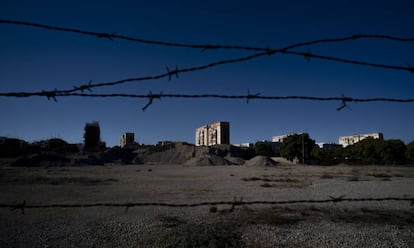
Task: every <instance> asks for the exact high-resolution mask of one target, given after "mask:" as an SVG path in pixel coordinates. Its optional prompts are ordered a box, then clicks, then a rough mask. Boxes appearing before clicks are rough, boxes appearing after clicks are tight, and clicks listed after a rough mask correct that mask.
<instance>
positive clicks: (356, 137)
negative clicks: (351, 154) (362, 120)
mask: <svg viewBox="0 0 414 248" xmlns="http://www.w3.org/2000/svg"><path fill="white" fill-rule="evenodd" d="M368 137H371V138H374V139H379V140H383V139H384V135H383V134H382V133H366V134H353V135H348V136H341V137H339V144H340V145H342V146H343V147H347V146H349V145H353V144H355V143H357V142H359V141H361V140H363V139H366V138H368Z"/></svg>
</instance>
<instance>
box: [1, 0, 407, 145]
mask: <svg viewBox="0 0 414 248" xmlns="http://www.w3.org/2000/svg"><path fill="white" fill-rule="evenodd" d="M413 9H414V2H413V1H411V0H405V1H400V0H394V1H379V0H377V1H357V0H355V1H354V0H347V1H345V0H339V1H305V0H302V1H296V0H291V1H271V0H268V1H263V0H255V1H253V0H252V1H247V0H246V1H243V0H212V1H189V0H188V1H167V0H165V1H158V0H152V1H144V0H142V1H140V0H138V1H120V0H118V1H78V0H71V1H41V0H40V1H19V0H9V1H7V0H6V1H5V0H1V1H0V18H1V19H12V20H21V21H29V22H36V23H43V24H48V25H56V26H63V27H71V28H77V29H84V30H90V31H97V32H108V33H113V32H114V33H116V34H120V35H127V36H133V37H139V38H144V39H153V40H162V41H172V42H182V43H203V44H204V43H213V44H224V45H247V46H259V47H269V48H280V47H284V46H287V45H290V44H293V43H296V42H302V41H309V40H315V39H320V38H335V37H342V36H347V35H351V34H388V35H394V36H401V37H414V28H413V23H414V14H413ZM0 36H1V39H0V92H14V91H38V90H53V89H55V88H57V89H67V88H71V87H72V86H74V85H82V84H85V83H87V82H89V80H92V82H94V83H95V82H96V83H97V82H107V81H113V80H118V79H123V78H130V77H141V76H147V75H157V74H161V73H165V72H166V67H167V66H168V67H170V68H174V67H175V66H176V65H177V66H178V67H179V68H186V67H192V66H196V65H203V64H208V63H210V62H214V61H217V60H221V59H229V58H236V57H240V56H245V55H249V54H251V53H252V52H249V51H228V50H208V51H204V52H202V51H201V50H197V49H187V48H174V47H160V46H155V45H146V44H138V43H132V42H128V41H122V40H114V41H111V40H108V39H102V38H96V37H91V36H83V35H79V34H71V33H62V32H56V31H49V30H42V29H37V28H31V27H23V26H15V25H5V24H2V25H0ZM296 51H308V48H307V47H304V48H298V49H296ZM311 52H314V53H318V54H323V55H330V56H338V57H343V58H347V59H358V60H366V61H371V62H376V63H387V64H395V65H402V66H405V65H407V64H411V65H414V43H413V42H411V43H402V42H392V41H387V40H358V41H349V42H346V43H336V44H321V45H316V46H312V47H311ZM248 90H250V92H251V93H261V95H280V96H284V95H304V96H321V97H328V96H332V97H336V96H341V95H342V94H344V95H345V96H349V97H359V98H371V97H390V98H414V74H412V73H409V72H406V71H396V70H386V69H379V68H371V67H362V66H357V65H349V64H342V63H337V62H330V61H323V60H318V59H311V61H310V62H309V63H308V62H307V61H306V60H305V59H304V58H303V57H296V56H291V55H274V56H266V57H261V58H257V59H254V60H251V61H248V62H242V63H237V64H230V65H223V66H220V67H214V68H210V69H208V70H204V71H198V72H190V73H182V74H180V75H179V78H178V79H176V78H172V80H170V81H169V80H168V79H167V78H164V79H160V80H156V81H143V82H135V83H134V82H132V83H128V84H124V85H120V86H116V87H110V88H97V89H94V92H93V93H132V94H146V93H148V92H149V91H152V92H154V93H158V92H160V91H163V92H164V93H179V94H204V93H206V94H215V93H217V94H237V95H243V94H247V91H248ZM147 101H148V100H146V99H124V98H80V97H65V98H63V97H62V98H58V102H57V103H55V102H53V101H48V100H47V98H45V97H31V98H7V97H0V114H1V121H0V136H8V137H17V138H22V139H25V140H28V141H34V140H40V139H47V138H51V137H59V138H63V139H65V140H67V141H69V142H74V143H80V142H82V135H83V127H84V125H85V123H86V122H91V121H99V122H100V125H101V136H102V139H103V140H104V141H106V142H107V144H108V145H110V146H113V145H116V144H118V142H119V137H120V135H121V134H122V133H123V132H134V133H135V137H136V139H137V141H138V142H141V143H147V144H148V143H149V144H151V143H156V142H157V141H159V140H177V141H188V142H191V143H193V142H194V132H195V128H197V127H199V126H202V125H204V124H208V123H212V122H216V121H229V122H230V126H231V142H232V143H241V142H255V141H258V140H265V139H267V140H270V139H271V137H272V136H275V135H282V134H287V133H294V132H308V133H309V134H310V136H311V137H312V138H313V139H315V140H316V141H317V142H338V136H341V135H349V134H354V133H366V132H383V133H384V137H385V138H386V139H394V138H395V139H401V140H403V141H404V142H406V143H407V142H410V141H413V140H414V128H413V127H414V103H381V102H379V103H378V102H374V103H349V106H350V108H351V109H349V108H345V109H343V110H342V111H337V110H336V108H337V107H339V106H340V102H310V101H298V100H286V101H264V100H251V101H250V103H249V104H247V103H246V101H245V100H221V99H175V98H164V99H162V100H161V101H160V100H155V101H154V103H153V104H152V105H151V106H150V107H149V108H148V109H147V110H146V111H145V112H143V111H142V110H141V108H142V107H143V106H145V104H146V103H147Z"/></svg>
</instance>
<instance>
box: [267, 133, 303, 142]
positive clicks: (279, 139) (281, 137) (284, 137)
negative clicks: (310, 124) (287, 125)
mask: <svg viewBox="0 0 414 248" xmlns="http://www.w3.org/2000/svg"><path fill="white" fill-rule="evenodd" d="M295 134H297V135H301V134H303V133H292V134H284V135H278V136H273V137H272V142H279V143H282V142H283V140H284V139H286V138H287V137H288V136H291V135H295Z"/></svg>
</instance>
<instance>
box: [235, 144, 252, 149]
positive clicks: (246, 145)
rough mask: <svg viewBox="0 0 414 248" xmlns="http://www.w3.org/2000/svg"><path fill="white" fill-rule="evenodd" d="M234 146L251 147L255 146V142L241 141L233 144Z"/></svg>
mask: <svg viewBox="0 0 414 248" xmlns="http://www.w3.org/2000/svg"><path fill="white" fill-rule="evenodd" d="M233 146H236V147H245V148H251V147H253V146H254V145H253V143H240V144H233Z"/></svg>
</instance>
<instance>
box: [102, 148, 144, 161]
mask: <svg viewBox="0 0 414 248" xmlns="http://www.w3.org/2000/svg"><path fill="white" fill-rule="evenodd" d="M135 156H136V154H134V153H133V151H132V149H128V148H120V147H114V148H110V149H107V150H106V151H104V152H103V153H101V154H100V159H101V160H103V161H104V162H105V163H119V164H129V163H131V162H132V160H133V159H134V158H135Z"/></svg>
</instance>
